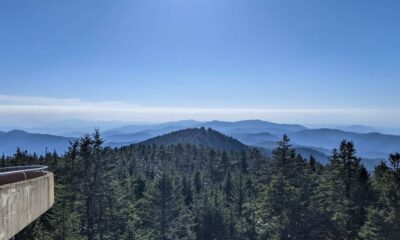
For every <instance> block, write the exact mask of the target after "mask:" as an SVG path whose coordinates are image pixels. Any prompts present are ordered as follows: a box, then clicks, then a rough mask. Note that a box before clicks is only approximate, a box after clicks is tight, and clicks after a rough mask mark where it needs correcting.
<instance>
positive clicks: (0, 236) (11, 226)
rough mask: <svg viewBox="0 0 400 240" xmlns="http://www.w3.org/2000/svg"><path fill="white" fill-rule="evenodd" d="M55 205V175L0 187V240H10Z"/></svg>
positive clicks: (45, 175) (48, 174) (48, 173)
mask: <svg viewBox="0 0 400 240" xmlns="http://www.w3.org/2000/svg"><path fill="white" fill-rule="evenodd" d="M53 203H54V177H53V173H50V172H46V173H45V174H44V175H43V176H40V177H37V178H33V179H29V180H26V181H20V182H16V183H11V184H7V185H3V186H0V240H8V239H10V238H12V237H13V236H14V235H15V234H17V233H18V232H19V231H21V230H22V229H24V228H25V227H26V226H27V225H29V224H30V223H31V222H32V221H33V220H35V219H36V218H38V217H39V216H40V215H42V214H43V213H44V212H46V211H47V210H48V209H49V208H50V207H51V206H52V205H53Z"/></svg>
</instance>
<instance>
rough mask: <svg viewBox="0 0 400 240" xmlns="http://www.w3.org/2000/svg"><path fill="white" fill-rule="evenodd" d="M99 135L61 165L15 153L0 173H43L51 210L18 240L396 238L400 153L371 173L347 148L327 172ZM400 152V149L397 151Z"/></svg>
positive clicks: (285, 143)
mask: <svg viewBox="0 0 400 240" xmlns="http://www.w3.org/2000/svg"><path fill="white" fill-rule="evenodd" d="M102 143H103V141H102V139H101V137H100V135H99V133H98V131H96V132H95V133H94V134H93V135H86V136H84V137H82V138H81V139H80V140H78V141H76V142H72V143H71V145H70V147H69V150H68V151H67V152H66V153H65V154H64V155H63V156H59V155H57V153H47V154H46V155H45V156H37V155H30V154H28V153H26V152H23V151H21V150H17V152H16V154H15V155H14V156H13V157H9V158H5V157H3V159H2V161H0V162H1V164H2V165H3V166H4V165H7V166H9V165H24V164H46V165H49V167H50V170H51V171H53V172H54V173H55V181H56V184H55V194H56V202H55V205H54V206H53V207H52V209H51V210H50V211H48V212H47V213H46V214H44V215H43V216H41V217H40V218H39V219H38V220H36V221H35V222H34V223H32V224H31V225H30V226H29V227H27V228H26V229H25V230H24V231H22V232H21V233H20V234H19V235H18V236H16V239H43V240H44V239H60V240H63V239H88V240H94V239H160V240H167V239H204V240H206V239H207V240H208V239H210V240H211V239H218V240H220V239H221V240H223V239H227V240H235V239H249V240H256V239H399V236H400V235H399V233H400V154H399V153H396V154H392V155H390V156H389V159H388V163H384V162H382V163H381V164H380V165H378V166H377V167H376V168H375V170H374V171H373V172H368V171H367V170H366V169H365V168H364V167H363V165H362V163H361V160H360V159H359V158H357V156H356V149H355V147H354V145H353V143H352V142H349V141H343V142H342V143H341V144H340V146H339V148H338V149H335V150H333V151H332V155H331V159H330V162H329V164H327V165H326V166H324V165H321V164H319V163H318V162H317V161H316V160H315V159H314V158H313V157H312V156H310V157H309V158H308V159H305V158H303V157H302V156H300V155H298V154H296V150H295V149H294V148H293V147H292V146H291V145H290V141H289V138H288V137H287V136H284V137H283V139H282V140H281V141H279V142H278V144H277V147H276V149H275V150H274V151H273V155H272V157H271V158H265V157H263V156H262V154H260V152H259V151H258V150H257V149H252V150H242V151H240V152H226V151H219V150H215V149H210V148H202V147H199V146H195V145H181V144H178V145H170V146H165V145H132V146H127V147H122V148H118V149H111V148H108V147H103V146H102ZM399 147H400V146H399Z"/></svg>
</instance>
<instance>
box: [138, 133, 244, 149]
mask: <svg viewBox="0 0 400 240" xmlns="http://www.w3.org/2000/svg"><path fill="white" fill-rule="evenodd" d="M138 144H146V145H147V144H156V145H161V144H162V145H176V144H193V145H199V146H203V147H207V148H214V149H218V150H225V151H240V150H244V149H247V148H248V147H247V146H246V145H244V144H243V143H241V142H239V141H238V140H236V139H234V138H232V137H228V136H225V135H223V134H222V133H220V132H217V131H215V130H213V129H206V128H190V129H184V130H179V131H175V132H172V133H168V134H165V135H162V136H158V137H155V138H151V139H149V140H146V141H143V142H140V143H138Z"/></svg>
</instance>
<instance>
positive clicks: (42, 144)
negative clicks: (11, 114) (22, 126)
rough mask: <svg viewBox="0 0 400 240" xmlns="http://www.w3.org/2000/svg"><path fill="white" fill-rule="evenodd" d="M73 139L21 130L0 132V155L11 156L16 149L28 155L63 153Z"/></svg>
mask: <svg viewBox="0 0 400 240" xmlns="http://www.w3.org/2000/svg"><path fill="white" fill-rule="evenodd" d="M70 140H73V138H67V137H60V136H54V135H48V134H38V133H28V132H25V131H21V130H12V131H9V132H0V154H4V155H12V154H14V153H15V151H16V149H17V147H19V148H20V149H21V150H27V151H28V152H30V153H33V152H35V153H37V154H44V153H45V152H46V150H47V151H53V150H55V151H57V152H58V153H64V151H66V150H67V149H68V146H69V141H70Z"/></svg>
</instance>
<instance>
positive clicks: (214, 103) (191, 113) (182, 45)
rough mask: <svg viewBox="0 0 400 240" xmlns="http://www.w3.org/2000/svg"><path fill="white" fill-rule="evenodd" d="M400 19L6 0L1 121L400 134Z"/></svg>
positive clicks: (366, 10) (253, 5)
mask: <svg viewBox="0 0 400 240" xmlns="http://www.w3.org/2000/svg"><path fill="white" fill-rule="evenodd" d="M399 12H400V2H399V1H364V0H359V1H348V0H347V1H339V0H335V1H333V0H332V1H328V0H327V1H320V0H318V1H317V0H315V1H313V0H309V1H301V0H299V1H294V0H292V1H284V0H279V1H268V0H260V1H255V0H254V1H248V0H246V1H245V0H243V1H237V0H229V1H228V0H220V1H215V0H202V1H200V0H163V1H144V0H143V1H132V0H126V1H109V0H108V1H102V0H96V1H77V0H67V1H53V0H42V1H34V0H28V1H26V0H24V1H22V0H4V1H1V2H0V83H1V88H0V95H2V97H0V114H1V115H3V116H7V117H9V121H14V120H15V119H18V118H21V117H24V118H25V119H27V118H28V119H29V118H32V119H34V118H35V119H40V118H54V119H61V118H85V119H99V120H123V121H164V120H176V119H180V118H197V119H201V120H203V119H204V120H206V119H216V118H219V119H225V120H238V119H247V118H261V119H266V120H274V121H278V122H299V123H340V124H343V123H348V124H356V123H360V124H372V125H379V124H380V125H391V126H400V120H398V119H400V106H399V102H400V101H399V90H400V44H399V43H400V31H399V29H400V14H398V13H399ZM16 99H18V100H16ZM71 99H72V101H71ZM68 104H70V105H68ZM48 105H52V106H53V107H51V108H49V107H47V106H48ZM107 106H108V108H109V109H108V108H107ZM38 108H39V109H41V110H40V111H39V110H38ZM66 108H67V109H66ZM88 109H90V110H91V111H90V114H88V113H87V112H88ZM93 109H95V110H93ZM112 109H114V110H113V114H110V111H111V110H112ZM115 109H119V110H118V111H117V110H115ZM132 109H133V110H132ZM127 112H129V114H128V113H127ZM175 112H179V114H178V113H175ZM199 112H200V113H199ZM168 113H171V114H168Z"/></svg>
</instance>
